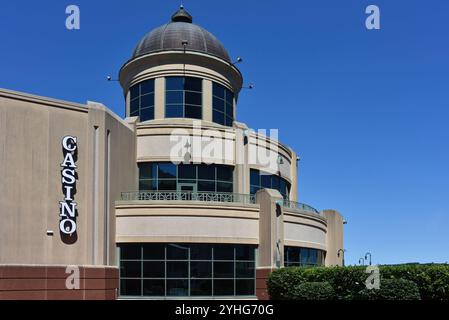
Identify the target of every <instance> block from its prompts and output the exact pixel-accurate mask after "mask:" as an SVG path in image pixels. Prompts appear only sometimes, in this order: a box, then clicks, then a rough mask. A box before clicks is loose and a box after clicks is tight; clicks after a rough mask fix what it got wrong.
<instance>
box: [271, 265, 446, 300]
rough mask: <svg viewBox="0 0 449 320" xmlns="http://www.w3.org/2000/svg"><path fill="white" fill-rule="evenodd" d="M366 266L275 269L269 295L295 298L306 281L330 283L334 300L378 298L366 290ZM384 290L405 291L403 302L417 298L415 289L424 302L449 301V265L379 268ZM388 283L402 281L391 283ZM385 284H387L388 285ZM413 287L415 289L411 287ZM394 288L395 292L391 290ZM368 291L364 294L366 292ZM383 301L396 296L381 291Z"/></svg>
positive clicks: (279, 298)
mask: <svg viewBox="0 0 449 320" xmlns="http://www.w3.org/2000/svg"><path fill="white" fill-rule="evenodd" d="M365 270H366V267H363V266H349V267H316V268H301V267H289V268H282V269H279V270H276V271H274V272H272V273H271V275H270V277H269V278H268V281H267V284H268V293H269V295H270V297H271V298H272V299H275V300H282V299H287V300H289V299H296V298H295V297H296V293H295V292H296V289H297V287H298V286H299V285H301V284H303V283H305V282H328V283H329V285H330V286H331V287H332V288H333V290H334V296H333V297H334V299H337V300H354V299H379V296H378V295H379V294H380V293H379V292H376V293H375V292H373V291H372V290H368V291H369V292H368V291H366V286H365V281H366V279H367V278H368V276H369V274H367V273H365ZM379 270H380V276H381V288H382V287H383V285H382V283H385V290H387V289H388V290H397V291H399V292H401V290H405V291H404V292H406V293H407V295H404V296H403V297H401V299H409V298H410V299H415V298H418V296H417V295H415V289H414V288H416V287H415V286H414V285H413V284H411V283H410V282H404V281H402V280H409V281H412V282H413V283H414V284H415V285H416V286H417V288H418V291H419V296H420V298H421V299H423V300H449V265H448V264H407V265H388V266H379ZM388 280H399V282H398V281H393V282H389V281H388ZM385 281H386V282H385ZM412 287H413V288H412ZM391 288H393V289H391ZM364 290H365V291H364ZM382 296H383V297H384V298H382V299H390V298H393V297H394V296H395V295H394V294H392V293H391V292H390V293H388V292H387V291H385V292H384V291H382Z"/></svg>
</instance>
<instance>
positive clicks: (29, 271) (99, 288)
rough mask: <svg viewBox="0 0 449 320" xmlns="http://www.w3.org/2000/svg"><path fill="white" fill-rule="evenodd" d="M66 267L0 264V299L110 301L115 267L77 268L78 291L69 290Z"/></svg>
mask: <svg viewBox="0 0 449 320" xmlns="http://www.w3.org/2000/svg"><path fill="white" fill-rule="evenodd" d="M66 268H67V266H52V265H47V266H46V265H37V266H34V265H0V300H114V299H116V298H117V288H118V268H117V267H107V266H99V267H96V266H78V268H79V278H80V279H79V285H80V286H79V289H73V290H69V289H67V287H66V279H67V277H69V276H70V275H71V273H70V272H69V273H66Z"/></svg>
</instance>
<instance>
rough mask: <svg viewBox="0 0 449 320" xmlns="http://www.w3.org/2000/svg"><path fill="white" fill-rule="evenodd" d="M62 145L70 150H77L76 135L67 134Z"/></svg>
mask: <svg viewBox="0 0 449 320" xmlns="http://www.w3.org/2000/svg"><path fill="white" fill-rule="evenodd" d="M62 147H63V148H64V149H65V150H67V151H70V152H73V151H75V150H76V137H72V136H66V137H64V138H63V139H62Z"/></svg>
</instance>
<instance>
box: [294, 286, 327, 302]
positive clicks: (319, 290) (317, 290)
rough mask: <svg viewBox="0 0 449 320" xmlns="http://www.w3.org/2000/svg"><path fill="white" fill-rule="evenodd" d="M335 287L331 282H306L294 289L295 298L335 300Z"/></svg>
mask: <svg viewBox="0 0 449 320" xmlns="http://www.w3.org/2000/svg"><path fill="white" fill-rule="evenodd" d="M334 294H335V293H334V289H333V288H332V286H331V285H330V284H329V282H304V283H301V284H299V285H297V286H295V288H294V289H293V296H292V298H293V299H294V300H333V299H334Z"/></svg>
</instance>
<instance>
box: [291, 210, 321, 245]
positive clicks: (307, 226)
mask: <svg viewBox="0 0 449 320" xmlns="http://www.w3.org/2000/svg"><path fill="white" fill-rule="evenodd" d="M284 230H285V231H284V234H285V245H288V246H295V247H307V248H315V249H320V250H326V233H327V224H326V220H325V219H324V218H319V217H315V215H311V214H307V213H299V212H291V211H288V210H285V211H284Z"/></svg>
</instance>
